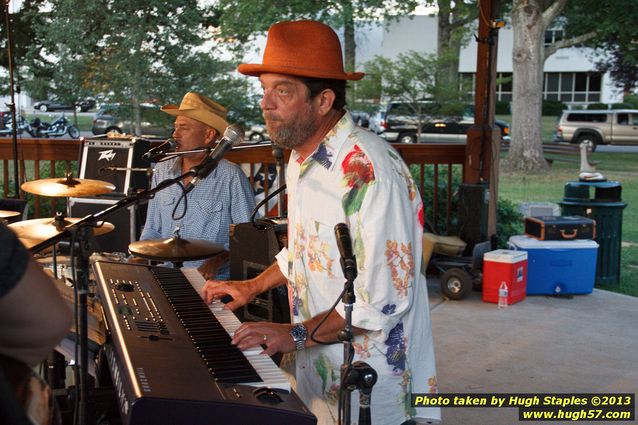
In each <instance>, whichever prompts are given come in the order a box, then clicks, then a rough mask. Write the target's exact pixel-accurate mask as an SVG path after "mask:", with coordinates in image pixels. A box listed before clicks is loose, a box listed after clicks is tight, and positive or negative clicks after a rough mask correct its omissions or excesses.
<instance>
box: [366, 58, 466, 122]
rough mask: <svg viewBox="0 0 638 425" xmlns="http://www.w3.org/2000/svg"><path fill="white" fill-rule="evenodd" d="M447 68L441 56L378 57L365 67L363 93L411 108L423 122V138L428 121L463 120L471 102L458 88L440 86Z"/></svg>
mask: <svg viewBox="0 0 638 425" xmlns="http://www.w3.org/2000/svg"><path fill="white" fill-rule="evenodd" d="M445 65H446V63H445V61H444V60H442V59H441V58H439V57H438V56H437V55H434V54H421V53H418V52H414V51H410V52H408V53H405V54H403V53H402V54H399V55H398V56H397V58H396V59H394V60H391V59H388V58H384V57H381V56H377V57H375V59H374V60H372V61H370V62H367V63H366V65H365V71H366V75H367V77H366V78H367V81H366V82H365V83H363V82H362V86H361V92H363V93H366V94H367V95H368V96H371V97H374V96H375V93H374V92H375V90H380V93H382V94H383V97H384V98H387V99H389V100H392V101H399V102H404V103H406V104H408V105H410V107H411V109H412V111H413V112H414V114H415V115H416V116H417V117H418V118H419V122H418V131H417V132H418V133H419V134H420V132H421V126H422V125H423V124H424V123H425V122H426V121H427V120H428V119H430V118H433V117H434V116H435V115H436V116H461V115H462V113H463V108H464V106H465V104H466V103H467V102H468V101H469V99H467V95H464V94H463V93H462V92H461V91H460V90H459V89H458V87H456V86H446V85H441V84H436V75H437V73H438V71H439V70H440V69H441V68H442V67H444V66H445ZM364 81H365V80H364ZM361 92H360V93H359V94H360V95H361ZM377 96H378V97H380V95H377Z"/></svg>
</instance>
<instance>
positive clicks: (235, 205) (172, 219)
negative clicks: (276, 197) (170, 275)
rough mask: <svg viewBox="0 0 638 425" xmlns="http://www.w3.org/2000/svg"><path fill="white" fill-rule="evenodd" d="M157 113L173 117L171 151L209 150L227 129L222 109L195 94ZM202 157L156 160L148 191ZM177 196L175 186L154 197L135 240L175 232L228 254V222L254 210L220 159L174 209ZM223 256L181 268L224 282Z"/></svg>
mask: <svg viewBox="0 0 638 425" xmlns="http://www.w3.org/2000/svg"><path fill="white" fill-rule="evenodd" d="M162 111H164V112H166V113H167V114H169V115H172V116H174V117H176V118H175V126H174V127H175V129H174V131H173V138H174V139H175V141H176V142H177V148H176V152H179V151H189V150H195V149H198V148H204V147H213V146H214V144H215V142H216V141H217V140H218V139H219V138H220V137H221V135H222V134H223V133H224V130H225V129H226V127H228V122H226V114H227V111H226V108H224V107H223V106H221V105H220V104H218V103H217V102H214V101H212V100H211V99H209V98H207V97H205V96H202V95H201V94H199V93H194V92H189V93H186V95H185V96H184V98H183V99H182V103H181V104H180V105H179V107H178V106H177V105H165V106H163V107H162ZM206 155H207V153H206V152H198V153H191V154H184V155H180V156H178V157H177V158H175V159H172V160H167V161H163V162H160V163H159V164H158V165H157V167H156V168H155V170H154V174H153V182H152V185H153V187H155V186H156V185H157V184H158V183H159V182H161V181H163V180H166V179H168V178H175V177H178V176H180V175H181V174H184V173H186V172H188V171H189V170H190V169H191V168H192V167H194V166H196V165H198V164H200V163H201V162H202V160H204V159H205V157H206ZM187 183H188V180H186V181H184V185H186V184H187ZM181 196H182V190H181V188H180V187H179V186H177V185H173V186H171V187H169V188H167V189H164V190H162V191H160V192H158V193H157V195H156V196H155V198H153V199H152V200H151V201H150V202H149V206H148V212H147V216H146V224H145V225H144V230H143V231H142V235H141V237H140V239H142V240H145V239H164V238H170V237H171V236H172V235H173V232H174V231H175V230H176V229H177V228H179V235H180V237H182V238H184V239H206V240H209V241H211V242H214V243H217V244H221V245H224V246H225V247H226V250H228V244H229V242H228V241H229V226H230V224H232V223H245V222H247V221H249V220H250V215H251V212H252V210H253V208H254V207H255V198H254V195H253V192H252V189H251V188H250V183H249V182H248V179H247V178H246V175H245V174H244V173H243V171H242V170H241V169H240V168H239V167H238V166H237V165H235V164H232V163H230V162H228V161H226V160H221V161H220V162H219V165H218V166H217V168H216V169H215V170H214V171H213V172H212V173H211V174H210V175H209V176H208V177H206V178H205V179H203V180H202V181H200V183H199V184H198V185H197V186H195V188H194V189H193V190H192V191H191V192H189V193H188V195H187V196H186V198H187V199H186V203H185V202H184V200H182V201H181V202H180V204H179V206H177V204H178V202H179V200H180V198H181ZM185 206H187V208H186V211H184V208H185ZM176 207H177V208H176ZM227 258H228V255H227V254H220V255H217V256H216V257H214V258H211V259H208V260H206V261H205V262H202V261H192V262H186V263H184V266H185V267H199V271H200V272H201V273H202V275H203V276H204V277H205V278H207V279H212V278H217V279H228V277H229V275H230V270H229V266H228V263H227V261H226V260H227Z"/></svg>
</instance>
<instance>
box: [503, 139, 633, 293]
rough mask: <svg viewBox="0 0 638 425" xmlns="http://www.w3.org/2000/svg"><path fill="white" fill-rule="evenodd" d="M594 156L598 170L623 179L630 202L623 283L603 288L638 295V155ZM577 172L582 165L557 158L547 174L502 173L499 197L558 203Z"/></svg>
mask: <svg viewBox="0 0 638 425" xmlns="http://www.w3.org/2000/svg"><path fill="white" fill-rule="evenodd" d="M592 159H594V160H597V161H600V164H598V166H597V169H598V171H599V172H601V173H602V174H603V175H604V176H605V177H607V179H608V180H616V181H619V182H620V184H621V185H622V200H623V202H625V203H626V204H627V207H626V208H625V209H624V210H623V224H622V242H623V247H622V250H621V281H620V285H606V286H600V288H602V289H608V290H611V291H615V292H620V293H624V294H628V295H633V296H638V167H637V166H636V164H638V154H633V153H632V154H627V153H598V152H597V153H594V154H593V155H592ZM578 173H579V164H574V163H564V162H557V161H555V162H554V163H553V165H552V168H551V170H550V172H549V173H547V174H545V175H526V174H514V173H505V172H501V175H500V178H499V197H500V198H506V199H509V200H512V201H514V202H554V203H559V202H560V201H561V200H562V198H563V193H564V186H565V183H566V182H568V181H575V180H578ZM597 287H598V286H597Z"/></svg>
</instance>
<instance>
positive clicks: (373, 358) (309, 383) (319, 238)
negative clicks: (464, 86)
mask: <svg viewBox="0 0 638 425" xmlns="http://www.w3.org/2000/svg"><path fill="white" fill-rule="evenodd" d="M287 183H288V193H289V195H288V196H289V198H288V237H289V239H288V240H289V241H290V242H289V244H288V247H287V248H284V249H283V250H282V251H281V252H280V253H279V254H278V255H277V262H278V265H279V267H280V269H281V271H282V273H283V274H284V275H285V276H286V277H287V278H288V292H289V297H290V305H291V314H292V317H293V321H294V322H302V321H304V320H306V319H309V318H310V317H313V316H316V315H318V314H320V313H323V312H325V311H327V310H328V309H329V308H330V306H331V305H332V304H333V303H334V302H335V301H336V300H337V299H339V295H340V293H341V291H342V289H343V285H344V282H345V278H344V276H343V272H342V270H341V266H340V261H339V260H340V255H339V250H338V248H337V244H336V240H335V234H334V227H335V225H336V224H337V223H341V222H343V223H346V224H347V225H348V226H349V228H350V234H351V237H352V239H353V249H354V253H355V255H356V261H357V271H358V276H357V278H356V280H355V295H356V302H355V304H354V310H353V313H352V321H353V326H356V327H358V328H363V329H366V330H367V331H368V332H366V333H365V334H363V335H359V336H357V337H356V338H355V341H354V347H355V357H354V361H357V360H359V361H364V362H366V363H368V364H369V365H370V366H372V367H373V368H374V369H375V370H376V372H377V374H378V381H377V383H376V385H375V386H374V388H373V391H372V407H371V409H372V410H371V413H372V418H373V423H375V424H388V425H397V424H401V423H402V422H404V421H405V420H407V419H410V418H414V417H419V418H430V419H439V418H440V410H439V409H438V408H428V409H422V408H419V409H416V408H414V407H411V404H410V395H411V394H412V393H432V392H436V391H437V380H436V371H435V363H434V347H433V345H432V329H431V324H430V315H429V309H428V295H427V287H426V283H425V277H424V276H423V275H422V274H421V273H420V268H421V251H422V249H421V241H422V235H423V203H422V201H421V197H420V195H419V193H418V190H417V188H416V185H415V184H414V181H413V179H412V177H411V175H410V171H409V169H408V167H407V166H406V165H405V163H404V162H403V160H402V159H401V158H400V156H399V155H398V153H397V152H396V151H395V150H394V149H393V148H392V147H391V146H390V145H388V144H387V143H386V142H385V141H384V140H382V139H380V138H379V137H377V136H376V135H374V134H373V133H371V132H369V131H367V130H364V129H362V128H360V127H356V126H355V124H354V122H353V121H352V118H351V117H350V114H345V115H344V117H343V118H342V119H341V120H340V121H339V122H338V123H337V125H336V126H335V127H334V128H333V129H332V130H331V131H330V132H329V133H328V134H327V135H326V137H325V138H324V140H323V141H322V142H321V144H320V145H319V146H318V148H317V149H316V151H315V152H314V153H313V155H311V156H310V157H308V158H306V159H305V160H304V161H300V157H299V156H298V155H297V154H296V153H295V152H293V154H292V156H291V158H290V162H289V164H288V170H287ZM337 312H338V313H339V314H340V315H341V316H342V317H345V313H344V308H343V304H342V303H341V302H339V303H338V305H337ZM342 363H343V344H335V345H327V346H314V347H311V348H308V349H306V350H302V351H299V352H298V353H297V360H296V367H297V370H296V381H297V382H296V391H297V393H298V394H299V395H300V397H301V398H302V399H303V400H304V402H306V403H307V405H308V406H309V408H310V409H311V410H312V411H313V412H315V413H317V412H324V413H320V414H318V416H319V423H320V424H332V423H336V419H337V402H338V397H337V394H338V388H339V368H340V366H341V364H342ZM358 400H359V397H358V394H357V393H354V394H353V396H352V419H353V423H356V419H357V414H358V409H359V407H358Z"/></svg>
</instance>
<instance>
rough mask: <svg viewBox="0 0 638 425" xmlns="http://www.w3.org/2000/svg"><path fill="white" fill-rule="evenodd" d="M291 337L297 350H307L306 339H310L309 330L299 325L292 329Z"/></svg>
mask: <svg viewBox="0 0 638 425" xmlns="http://www.w3.org/2000/svg"><path fill="white" fill-rule="evenodd" d="M290 336H291V337H292V340H293V341H294V342H295V347H296V348H297V350H303V349H304V348H306V339H307V338H308V330H307V329H306V327H305V326H304V325H303V324H301V323H298V324H296V325H294V326H293V327H292V329H291V330H290Z"/></svg>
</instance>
